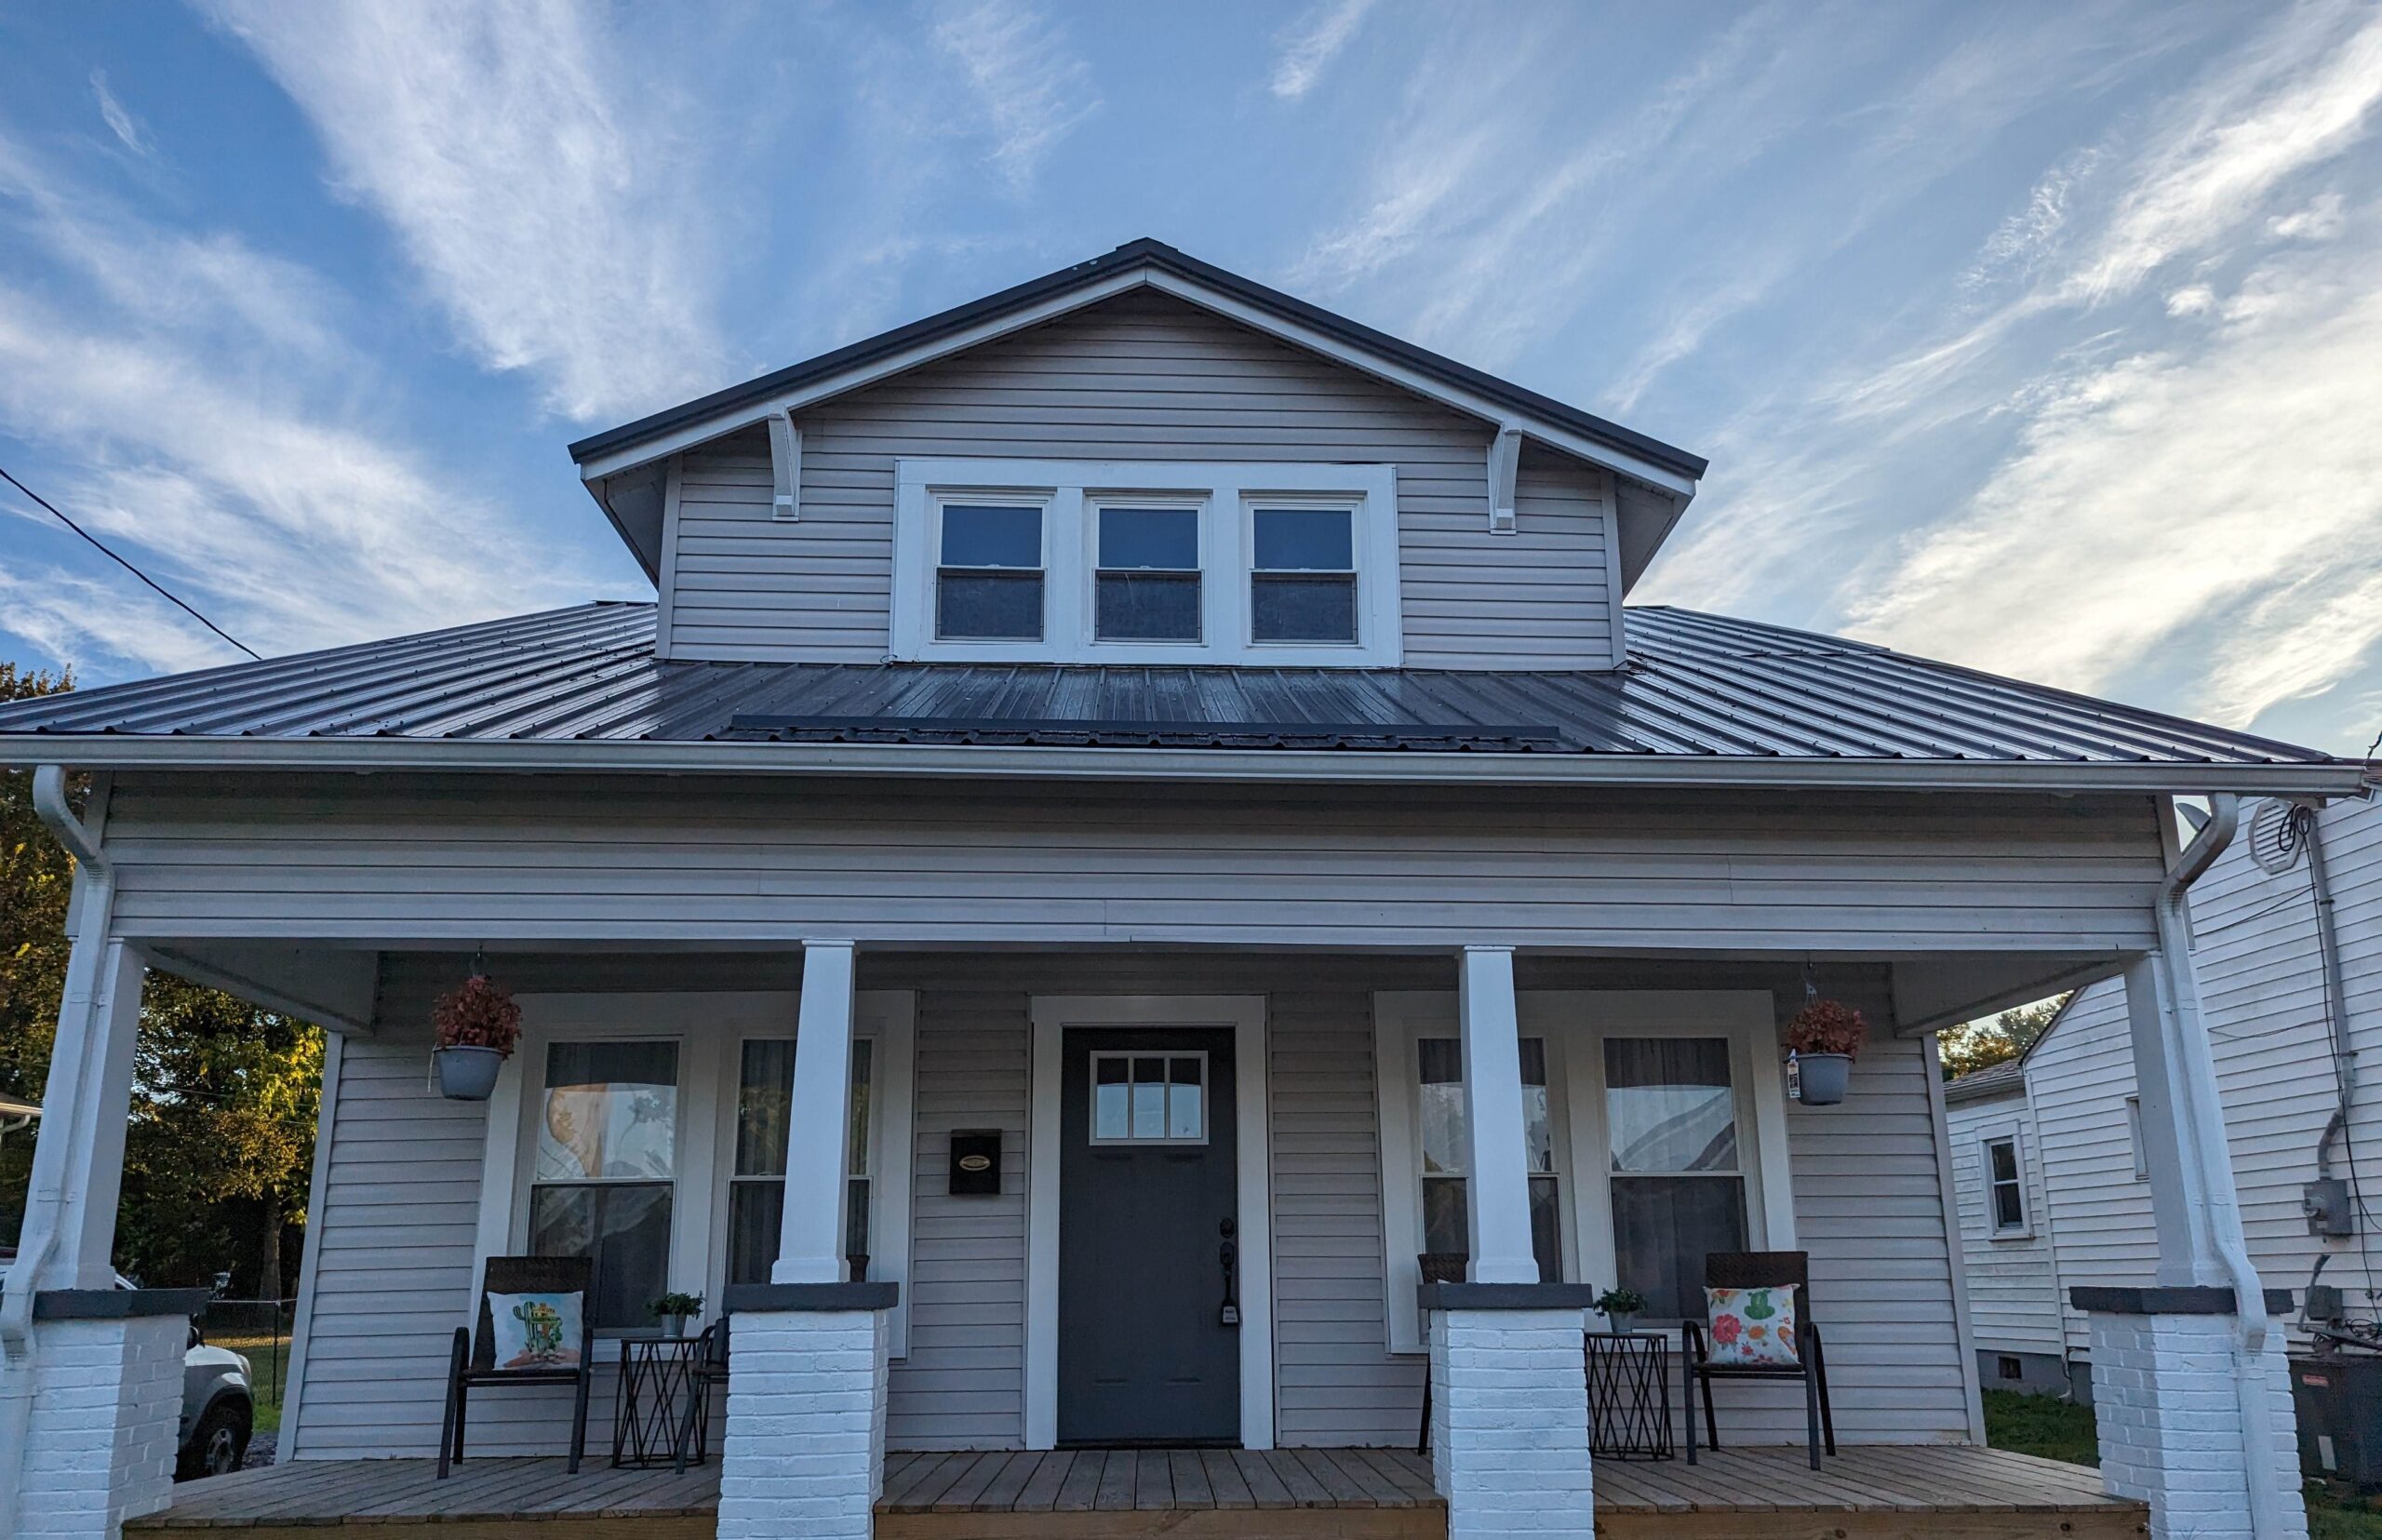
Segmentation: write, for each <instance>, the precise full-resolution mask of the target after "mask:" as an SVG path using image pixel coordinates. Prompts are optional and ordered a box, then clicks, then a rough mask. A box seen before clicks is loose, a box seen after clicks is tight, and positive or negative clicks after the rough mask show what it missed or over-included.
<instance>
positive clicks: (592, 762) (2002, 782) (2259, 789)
mask: <svg viewBox="0 0 2382 1540" xmlns="http://www.w3.org/2000/svg"><path fill="white" fill-rule="evenodd" d="M0 764H7V765H12V766H29V765H36V764H70V765H74V766H76V767H79V768H82V769H87V770H139V769H148V770H324V771H332V772H339V771H355V772H374V771H406V770H414V771H481V772H488V773H498V774H507V773H510V774H525V773H535V774H575V773H601V774H612V775H618V774H718V775H809V776H841V775H865V776H872V777H882V776H900V777H917V778H924V779H938V778H940V779H955V778H984V779H1020V780H1037V779H1055V780H1079V781H1080V780H1096V781H1217V782H1242V783H1357V784H1361V783H1383V784H1398V785H1417V784H1445V785H1513V786H1564V785H1579V786H1673V787H1710V788H1724V787H1742V788H1766V789H1774V790H1824V789H1830V788H1837V789H1844V790H1873V791H1951V792H1968V793H1980V792H1987V793H1994V792H2000V793H2041V794H2054V795H2090V794H2108V793H2132V794H2137V795H2145V796H2192V795H2199V794H2203V793H2207V792H2214V791H2229V792H2237V793H2240V794H2242V795H2245V796H2269V797H2349V796H2355V795H2358V794H2359V793H2360V791H2361V789H2362V776H2363V769H2362V766H2359V765H2357V764H2354V763H2349V762H2345V761H2318V762H2310V763H2304V764H2223V763H2186V762H2175V761H2165V762H2150V763H2142V762H2134V763H2062V764H2045V763H2041V762H2033V763H2010V762H2005V761H1984V760H1940V759H1938V760H1926V759H1853V758H1787V757H1751V756H1735V755H1709V756H1684V755H1679V756H1674V755H1659V756H1658V755H1601V754H1554V753H1547V754H1499V753H1415V752H1372V751H1367V750H1360V749H1338V750H1320V751H1318V750H1304V749H1252V750H1239V749H1224V748H1185V749H1144V748H1130V749H1129V748H1062V747H1040V746H1032V747H1029V746H1012V745H989V744H951V745H933V744H917V743H902V744H886V743H725V742H709V741H705V742H690V743H681V742H673V743H657V742H649V741H646V740H642V739H627V740H595V741H591V740H584V739H581V740H568V741H534V740H517V739H404V738H369V739H359V738H295V739H287V738H201V737H185V736H163V735H160V736H141V735H133V734H113V733H7V734H0Z"/></svg>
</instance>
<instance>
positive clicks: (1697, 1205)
mask: <svg viewBox="0 0 2382 1540" xmlns="http://www.w3.org/2000/svg"><path fill="white" fill-rule="evenodd" d="M1604 1078H1605V1127H1606V1130H1607V1137H1608V1144H1609V1145H1610V1155H1611V1160H1612V1172H1613V1178H1612V1180H1613V1258H1614V1263H1615V1267H1616V1270H1617V1272H1618V1273H1619V1275H1620V1276H1619V1279H1618V1282H1619V1285H1620V1287H1622V1288H1624V1289H1629V1290H1633V1291H1635V1292H1638V1293H1640V1294H1643V1295H1644V1296H1645V1297H1646V1309H1647V1313H1648V1314H1649V1315H1650V1316H1653V1317H1656V1318H1669V1319H1688V1318H1691V1317H1692V1318H1696V1319H1701V1318H1702V1316H1703V1314H1704V1258H1705V1255H1706V1252H1741V1251H1743V1250H1745V1247H1746V1193H1745V1176H1744V1172H1743V1170H1742V1168H1741V1167H1740V1165H1739V1163H1738V1150H1739V1145H1738V1140H1737V1105H1736V1089H1735V1086H1734V1085H1733V1082H1732V1080H1731V1078H1730V1072H1729V1043H1728V1039H1726V1038H1607V1039H1606V1040H1605V1045H1604Z"/></svg>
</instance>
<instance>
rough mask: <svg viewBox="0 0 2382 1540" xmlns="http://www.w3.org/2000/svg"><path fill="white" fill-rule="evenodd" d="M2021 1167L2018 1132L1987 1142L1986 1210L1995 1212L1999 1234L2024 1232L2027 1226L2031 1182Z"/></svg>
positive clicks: (1993, 1213) (1994, 1219)
mask: <svg viewBox="0 0 2382 1540" xmlns="http://www.w3.org/2000/svg"><path fill="white" fill-rule="evenodd" d="M2019 1171H2020V1168H2019V1164H2018V1140H2017V1136H2016V1135H2014V1134H2006V1135H2004V1136H2002V1137H2001V1138H1999V1139H1987V1141H1986V1142H1985V1191H1986V1212H1987V1213H1988V1214H1990V1215H1991V1216H1992V1219H1993V1233H1994V1234H1996V1235H2017V1234H2022V1233H2024V1232H2025V1230H2026V1228H2027V1184H2026V1180H2025V1178H2024V1177H2022V1176H2021V1175H2020V1174H2019Z"/></svg>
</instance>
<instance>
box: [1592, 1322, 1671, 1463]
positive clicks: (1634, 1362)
mask: <svg viewBox="0 0 2382 1540" xmlns="http://www.w3.org/2000/svg"><path fill="white" fill-rule="evenodd" d="M1583 1336H1584V1338H1585V1339H1586V1343H1587V1370H1588V1452H1589V1453H1591V1454H1598V1455H1602V1456H1604V1457H1606V1458H1608V1459H1614V1460H1667V1459H1669V1458H1670V1457H1671V1453H1672V1445H1671V1342H1670V1338H1669V1337H1667V1336H1666V1335H1665V1334H1664V1333H1662V1332H1584V1333H1583Z"/></svg>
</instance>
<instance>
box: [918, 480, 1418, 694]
mask: <svg viewBox="0 0 2382 1540" xmlns="http://www.w3.org/2000/svg"><path fill="white" fill-rule="evenodd" d="M893 565H894V573H893V628H892V629H893V649H892V651H893V656H894V657H895V658H897V659H902V660H919V661H933V660H938V659H941V660H947V661H951V662H955V663H1100V662H1111V661H1113V662H1119V663H1152V664H1195V665H1196V664H1235V665H1249V664H1278V665H1280V666H1284V667H1308V668H1313V667H1343V668H1349V667H1362V668H1383V667H1391V666H1394V665H1396V664H1397V663H1398V653H1399V635H1398V478H1397V473H1396V471H1395V469H1394V468H1393V467H1391V466H1388V465H1340V464H1285V463H1257V462H1221V463H1212V464H1199V463H1192V462H1181V461H1058V460H903V461H901V462H898V467H897V471H896V481H895V494H894V528H893Z"/></svg>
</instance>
